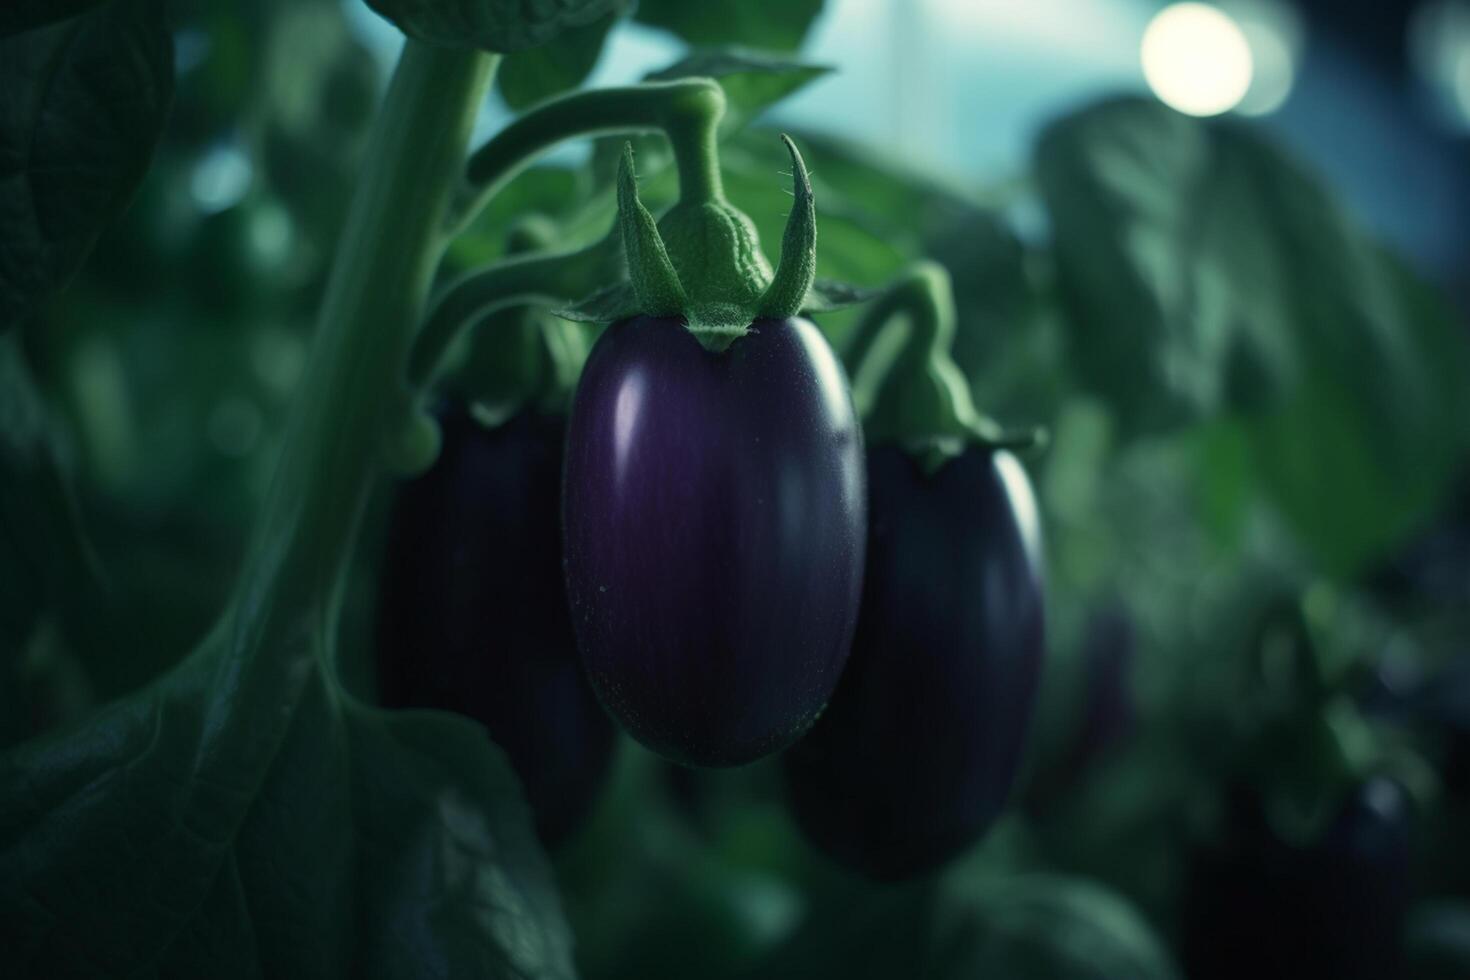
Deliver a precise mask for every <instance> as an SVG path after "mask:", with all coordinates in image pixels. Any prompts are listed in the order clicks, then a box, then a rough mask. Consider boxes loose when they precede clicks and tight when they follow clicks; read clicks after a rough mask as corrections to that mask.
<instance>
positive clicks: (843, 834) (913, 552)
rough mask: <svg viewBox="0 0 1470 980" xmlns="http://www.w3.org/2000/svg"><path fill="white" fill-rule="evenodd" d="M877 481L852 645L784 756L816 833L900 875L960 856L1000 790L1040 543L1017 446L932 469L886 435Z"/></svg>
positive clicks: (1024, 685) (1034, 626) (831, 846)
mask: <svg viewBox="0 0 1470 980" xmlns="http://www.w3.org/2000/svg"><path fill="white" fill-rule="evenodd" d="M868 486H869V494H870V508H871V519H870V533H869V538H868V567H867V578H866V580H865V582H864V586H863V602H862V611H861V613H860V615H859V620H858V630H857V635H856V637H855V638H854V641H853V651H852V658H851V661H850V662H849V664H848V668H847V672H846V674H845V675H844V676H843V679H842V683H841V685H840V686H839V688H838V690H837V693H836V694H835V695H834V696H833V698H832V703H831V705H830V706H829V707H828V709H827V711H826V713H825V714H823V716H822V719H821V721H820V722H818V723H817V725H816V726H815V727H814V728H813V729H812V731H811V733H810V734H809V735H808V736H807V737H806V738H805V739H803V740H802V741H801V742H800V743H799V744H798V745H797V746H796V747H795V748H794V749H792V750H791V751H790V752H788V753H787V754H786V757H785V771H786V776H787V791H788V794H789V799H790V802H791V805H792V807H793V809H794V811H795V814H796V817H797V820H798V822H799V824H800V825H801V827H802V829H803V830H804V831H805V833H806V834H807V836H808V837H809V838H811V839H812V840H813V841H814V842H815V843H816V844H817V845H818V846H819V847H821V848H822V849H823V850H825V851H826V852H827V853H829V854H830V855H831V856H832V857H834V858H836V859H838V860H839V861H841V862H842V863H844V864H846V865H848V866H850V867H853V868H856V869H858V870H861V871H863V872H865V873H867V874H869V875H871V876H873V877H876V878H880V879H896V878H903V877H908V876H910V875H914V874H919V873H922V872H925V871H928V870H931V869H933V868H935V867H937V866H938V865H940V864H942V863H943V862H944V861H946V860H948V859H949V858H951V857H953V856H954V855H955V854H956V853H958V852H959V851H960V850H962V849H963V848H965V847H966V846H967V845H968V844H970V843H971V842H973V841H974V840H975V839H976V838H977V837H978V836H979V835H980V834H981V833H982V832H983V831H984V830H985V829H986V828H987V827H988V826H989V825H990V824H991V822H992V821H993V820H994V819H995V818H996V816H997V815H998V814H999V813H1000V811H1001V808H1002V807H1003V806H1004V804H1005V802H1006V799H1007V796H1008V795H1009V793H1010V790H1011V786H1012V783H1013V782H1014V781H1015V777H1016V771H1017V768H1018V766H1019V763H1020V759H1021V754H1022V749H1023V743H1024V739H1025V735H1026V732H1027V729H1028V726H1029V723H1030V720H1031V714H1032V709H1033V706H1034V702H1035V700H1036V691H1037V685H1038V682H1039V679H1040V670H1041V660H1042V649H1043V639H1044V636H1043V634H1044V628H1043V601H1042V578H1041V576H1042V571H1041V555H1040V541H1039V529H1038V525H1037V517H1036V505H1035V501H1034V499H1033V497H1032V494H1031V488H1030V484H1029V483H1028V481H1027V479H1026V476H1025V473H1024V472H1023V471H1022V469H1021V467H1020V464H1019V463H1018V462H1016V460H1015V458H1014V457H1013V456H1011V455H1010V454H1009V453H1006V452H1003V451H993V450H990V449H987V448H984V447H980V446H975V447H971V448H969V449H967V450H966V451H965V452H964V453H963V454H962V455H960V456H958V457H956V458H954V459H951V460H950V461H948V462H947V463H945V464H943V465H942V466H941V467H940V468H939V469H938V470H937V471H935V472H933V473H928V472H926V471H925V469H924V468H923V466H922V464H921V463H920V462H919V461H918V460H916V459H914V458H913V457H911V456H910V455H909V454H907V453H906V452H904V451H902V450H900V449H898V448H896V447H892V446H884V447H880V448H877V449H874V450H872V451H871V452H870V453H869V455H868Z"/></svg>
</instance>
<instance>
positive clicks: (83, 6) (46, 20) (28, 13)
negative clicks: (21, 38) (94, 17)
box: [0, 0, 104, 38]
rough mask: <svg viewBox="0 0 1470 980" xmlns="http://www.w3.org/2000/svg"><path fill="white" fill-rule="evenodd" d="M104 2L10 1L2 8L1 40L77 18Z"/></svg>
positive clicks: (80, 0)
mask: <svg viewBox="0 0 1470 980" xmlns="http://www.w3.org/2000/svg"><path fill="white" fill-rule="evenodd" d="M103 2H104V0H10V2H9V3H7V4H6V5H5V6H3V7H0V38H7V37H9V36H10V35H12V34H19V33H21V32H22V31H30V30H34V29H36V28H37V27H43V26H45V25H47V24H54V23H56V22H57V21H58V20H65V19H66V18H68V17H75V16H76V15H77V14H80V13H82V12H83V11H85V10H88V9H89V8H91V7H96V6H100V5H101V4H102V3H103Z"/></svg>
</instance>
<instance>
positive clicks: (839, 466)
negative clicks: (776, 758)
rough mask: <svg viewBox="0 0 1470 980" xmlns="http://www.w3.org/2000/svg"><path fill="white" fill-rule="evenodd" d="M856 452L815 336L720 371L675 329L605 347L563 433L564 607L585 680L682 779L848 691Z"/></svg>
mask: <svg viewBox="0 0 1470 980" xmlns="http://www.w3.org/2000/svg"><path fill="white" fill-rule="evenodd" d="M862 461H863V454H862V436H861V431H860V429H859V427H858V423H857V419H856V416H855V414H854V411H853V406H852V399H851V396H850V394H849V392H848V388H847V381H846V378H845V376H844V375H843V372H842V368H841V366H840V365H839V364H838V362H837V360H836V359H835V358H834V357H833V355H832V352H831V350H830V348H828V346H827V343H826V341H825V340H824V339H823V338H822V335H821V334H820V333H819V332H818V331H817V329H816V327H815V326H813V325H812V324H811V323H810V322H808V321H806V320H801V319H792V320H758V321H756V323H755V324H754V325H753V327H752V328H751V330H750V332H749V333H747V334H746V335H745V336H743V337H741V338H739V339H737V340H735V341H734V342H733V343H732V344H731V345H730V346H729V347H728V348H727V349H725V350H724V351H722V352H720V353H714V352H711V351H709V350H707V349H706V348H705V347H704V346H702V345H701V344H700V342H699V341H698V340H697V339H696V338H695V337H694V335H693V334H691V333H690V332H689V331H688V330H686V329H685V328H684V327H683V326H682V324H681V323H680V322H679V321H677V320H673V319H660V318H652V317H637V318H634V319H631V320H626V321H622V322H620V323H617V324H614V325H613V326H612V327H610V328H609V329H608V330H607V332H606V333H605V334H604V335H603V336H602V338H601V339H600V340H599V341H598V343H597V346H596V347H595V349H594V350H593V352H592V354H591V357H590V358H589V359H588V361H587V366H586V368H585V370H584V372H583V375H582V380H581V383H580V385H579V387H578V391H577V396H576V402H575V404H574V406H573V410H572V417H571V419H570V422H569V424H568V437H567V458H566V475H565V481H564V492H563V514H564V528H565V548H566V559H565V561H566V575H567V590H568V597H569V599H570V601H571V607H572V614H573V619H574V622H575V624H576V629H577V637H578V640H579V645H580V648H581V651H582V658H583V663H584V664H585V666H586V669H587V676H588V678H589V680H590V681H591V682H592V685H593V687H594V688H595V689H596V691H597V694H598V697H599V698H600V699H601V700H602V703H603V705H604V706H605V707H606V708H607V709H608V711H609V712H611V713H612V715H613V716H614V717H615V718H616V719H617V720H618V721H619V722H620V723H622V725H623V726H624V727H625V728H627V729H628V731H629V732H630V733H631V734H632V735H633V736H634V737H635V738H637V739H638V740H639V741H640V742H642V743H643V744H645V745H647V746H648V747H649V748H651V749H653V750H654V751H656V752H659V753H660V754H662V755H664V756H666V757H668V758H670V759H672V760H674V761H676V762H681V763H684V764H687V765H704V766H727V765H739V764H742V763H746V762H750V761H753V760H755V759H758V758H760V757H761V756H764V755H767V754H769V753H771V752H774V751H776V750H777V749H780V748H782V747H784V746H785V745H787V744H789V743H790V742H791V741H792V740H794V739H795V738H797V737H798V736H799V735H800V734H801V733H802V732H804V731H805V730H806V729H807V728H808V727H809V726H810V725H811V723H812V721H813V720H815V718H816V716H817V714H818V713H819V712H820V711H821V710H822V706H823V705H825V704H826V702H827V698H828V697H829V695H830V694H831V692H832V689H833V687H834V686H835V685H836V683H837V679H838V677H839V676H840V675H841V672H842V667H843V664H844V663H845V662H846V659H847V653H848V649H849V647H850V644H851V639H852V631H853V626H854V623H855V621H856V618H857V606H858V597H859V590H860V588H861V584H862V568H863V545H864V527H865V518H866V490H865V486H864V476H863V462H862Z"/></svg>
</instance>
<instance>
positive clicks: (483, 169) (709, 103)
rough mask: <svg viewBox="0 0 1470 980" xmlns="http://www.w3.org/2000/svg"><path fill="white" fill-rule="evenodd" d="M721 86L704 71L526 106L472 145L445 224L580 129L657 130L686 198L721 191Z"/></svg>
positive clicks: (456, 225) (467, 213)
mask: <svg viewBox="0 0 1470 980" xmlns="http://www.w3.org/2000/svg"><path fill="white" fill-rule="evenodd" d="M724 114H725V93H724V90H722V89H721V88H720V86H719V85H718V84H717V83H716V82H714V81H713V80H711V79H708V78H684V79H679V80H677V81H671V82H645V83H643V84H641V85H629V86H625V87H621V88H607V89H593V90H590V91H586V92H576V93H573V94H571V95H567V96H563V97H561V98H558V99H553V100H551V101H550V102H545V103H543V104H541V105H540V106H538V107H536V108H534V109H532V110H530V111H529V112H527V113H526V114H525V115H523V116H521V117H520V118H519V119H517V120H516V121H515V122H513V123H511V124H510V125H509V126H507V127H505V129H503V130H501V131H500V132H499V133H497V134H496V135H495V136H493V137H492V138H491V139H490V140H489V142H487V143H485V145H483V146H482V147H480V148H479V149H478V150H476V151H475V152H474V155H473V156H471V157H470V160H469V164H468V166H467V167H466V168H465V180H464V183H463V184H462V185H461V186H460V187H459V190H458V191H457V193H456V196H455V200H454V203H453V205H452V207H451V209H450V213H449V217H448V225H449V227H450V228H451V229H452V230H456V231H457V230H460V229H462V228H463V227H464V226H465V225H466V224H468V223H469V222H470V221H471V220H473V219H474V216H475V215H476V214H478V213H479V211H480V209H481V208H483V207H484V206H485V202H487V201H488V200H490V198H491V197H493V196H494V195H495V192H496V191H497V190H499V189H500V188H501V187H503V186H504V185H505V183H506V182H507V181H509V180H510V179H511V178H512V177H514V176H515V175H516V174H517V173H519V172H520V171H521V170H522V169H523V168H524V167H525V166H526V165H527V164H528V163H530V162H531V161H532V160H533V159H535V157H536V156H537V155H538V154H540V153H543V152H545V151H546V150H548V149H550V148H551V147H553V146H555V145H556V144H558V143H561V142H563V141H565V140H569V139H574V138H576V137H579V136H610V135H633V134H636V133H652V132H662V133H664V134H665V135H666V136H667V137H668V139H669V142H670V143H671V144H672V145H673V146H674V150H675V156H676V157H677V161H678V167H679V190H680V194H681V196H683V197H684V198H686V199H688V200H696V199H697V200H715V199H720V198H721V197H722V195H723V190H722V187H721V183H720V168H719V157H718V155H717V152H716V145H717V142H718V138H719V126H720V119H721V118H723V116H724Z"/></svg>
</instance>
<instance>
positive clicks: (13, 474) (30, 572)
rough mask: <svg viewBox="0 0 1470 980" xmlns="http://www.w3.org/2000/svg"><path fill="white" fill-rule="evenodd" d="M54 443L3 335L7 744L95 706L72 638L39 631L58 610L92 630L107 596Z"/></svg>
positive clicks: (1, 716) (0, 493)
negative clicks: (90, 617)
mask: <svg viewBox="0 0 1470 980" xmlns="http://www.w3.org/2000/svg"><path fill="white" fill-rule="evenodd" d="M54 439H55V435H54V433H53V429H52V425H51V422H50V419H49V418H48V417H47V411H46V406H45V404H44V403H43V401H42V399H41V396H40V393H39V392H37V391H36V389H35V386H34V383H33V382H32V380H31V377H30V372H29V369H28V368H27V366H26V364H25V359H24V355H23V354H22V353H21V350H20V344H19V336H18V335H16V334H10V335H6V336H0V746H5V745H9V744H11V743H12V742H15V741H18V740H20V739H22V738H25V737H28V736H31V735H34V734H36V733H37V732H40V731H43V730H45V729H47V728H50V727H51V726H53V725H55V724H57V723H60V722H62V721H65V720H69V717H70V716H71V715H73V714H74V713H75V712H74V709H75V707H78V706H82V707H84V706H85V705H86V702H87V701H89V700H90V694H89V692H88V690H87V683H86V679H85V677H84V676H83V675H82V674H81V672H80V668H79V666H78V665H77V664H75V663H74V662H73V660H72V658H71V656H70V654H69V652H68V651H67V649H66V645H65V637H64V635H62V634H61V633H60V632H59V631H57V630H50V631H48V632H47V635H46V636H45V637H43V638H40V640H39V642H38V640H37V637H36V635H35V634H36V633H37V631H38V630H40V628H41V625H42V621H43V619H44V617H46V616H47V615H48V614H49V615H54V616H57V617H60V618H61V619H62V620H63V625H66V626H70V627H71V628H73V629H74V630H79V631H83V632H85V630H86V625H87V624H85V623H82V622H76V621H74V620H75V619H76V614H77V613H78V611H79V610H82V609H84V608H85V606H86V601H87V599H88V598H90V597H92V596H94V595H96V594H98V593H100V592H101V591H102V585H101V582H100V579H99V570H98V567H97V564H96V559H95V556H94V555H93V553H92V549H91V545H90V544H89V543H88V541H87V539H86V537H85V535H84V534H83V532H82V529H81V526H80V523H79V519H78V514H77V506H76V500H75V497H74V495H73V493H72V487H71V482H70V479H69V477H68V475H67V473H66V472H65V470H64V469H63V467H62V464H61V461H60V459H59V458H58V455H57V452H56V449H55V445H54ZM79 702H80V704H79Z"/></svg>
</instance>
